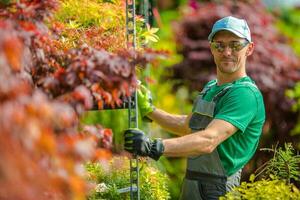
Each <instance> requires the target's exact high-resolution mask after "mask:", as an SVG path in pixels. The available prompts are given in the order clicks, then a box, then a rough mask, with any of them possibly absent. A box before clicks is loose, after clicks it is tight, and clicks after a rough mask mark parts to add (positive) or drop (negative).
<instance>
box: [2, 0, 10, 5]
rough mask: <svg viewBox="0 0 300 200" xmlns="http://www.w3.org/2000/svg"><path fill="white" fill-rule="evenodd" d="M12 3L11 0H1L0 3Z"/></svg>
mask: <svg viewBox="0 0 300 200" xmlns="http://www.w3.org/2000/svg"><path fill="white" fill-rule="evenodd" d="M10 3H11V0H1V1H0V5H1V4H2V5H8V4H10Z"/></svg>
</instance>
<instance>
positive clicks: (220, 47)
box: [210, 40, 249, 53]
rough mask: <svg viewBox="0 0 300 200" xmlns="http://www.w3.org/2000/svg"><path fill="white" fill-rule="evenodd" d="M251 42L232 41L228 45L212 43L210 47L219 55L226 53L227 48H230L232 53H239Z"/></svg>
mask: <svg viewBox="0 0 300 200" xmlns="http://www.w3.org/2000/svg"><path fill="white" fill-rule="evenodd" d="M247 44H249V42H248V41H247V40H244V41H231V42H228V43H224V42H214V41H213V42H210V45H211V47H212V48H213V49H215V50H217V51H218V52H219V53H222V52H224V50H225V48H226V46H228V47H229V48H230V49H231V51H232V52H238V51H240V50H242V49H243V48H244V47H245V46H247Z"/></svg>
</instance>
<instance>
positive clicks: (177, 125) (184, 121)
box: [147, 109, 191, 136]
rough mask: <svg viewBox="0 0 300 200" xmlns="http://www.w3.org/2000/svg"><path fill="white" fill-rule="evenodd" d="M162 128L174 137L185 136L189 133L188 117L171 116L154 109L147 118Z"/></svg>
mask: <svg viewBox="0 0 300 200" xmlns="http://www.w3.org/2000/svg"><path fill="white" fill-rule="evenodd" d="M147 117H149V118H150V119H152V120H153V121H154V122H156V123H157V124H159V125H160V126H161V127H162V128H164V129H166V130H167V131H170V132H172V133H174V134H176V135H180V136H182V135H187V134H189V133H191V130H190V128H189V125H188V124H189V120H190V115H173V114H170V113H167V112H165V111H163V110H161V109H155V110H154V111H153V112H151V113H149V114H148V116H147Z"/></svg>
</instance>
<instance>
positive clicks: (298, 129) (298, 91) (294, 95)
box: [285, 82, 300, 135]
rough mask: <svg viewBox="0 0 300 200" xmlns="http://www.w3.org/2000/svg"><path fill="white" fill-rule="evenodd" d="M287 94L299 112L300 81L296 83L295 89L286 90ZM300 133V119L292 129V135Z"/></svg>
mask: <svg viewBox="0 0 300 200" xmlns="http://www.w3.org/2000/svg"><path fill="white" fill-rule="evenodd" d="M285 94H286V96H287V97H289V98H290V99H291V100H292V101H294V102H293V105H292V110H293V111H294V112H297V111H299V110H300V82H298V83H296V85H295V87H294V88H293V89H289V90H286V92H285ZM299 134H300V123H299V119H298V123H297V124H296V126H295V127H294V129H293V130H292V131H291V135H299Z"/></svg>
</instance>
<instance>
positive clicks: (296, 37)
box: [277, 9, 300, 55]
mask: <svg viewBox="0 0 300 200" xmlns="http://www.w3.org/2000/svg"><path fill="white" fill-rule="evenodd" d="M299 18H300V10H297V9H285V10H282V13H281V16H280V18H279V20H278V22H277V27H278V28H279V30H280V31H281V32H282V33H283V34H284V35H286V36H287V37H289V39H290V45H291V46H292V47H293V49H294V50H295V52H296V53H297V54H298V55H300V46H299V43H300V28H299V25H300V21H299Z"/></svg>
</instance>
